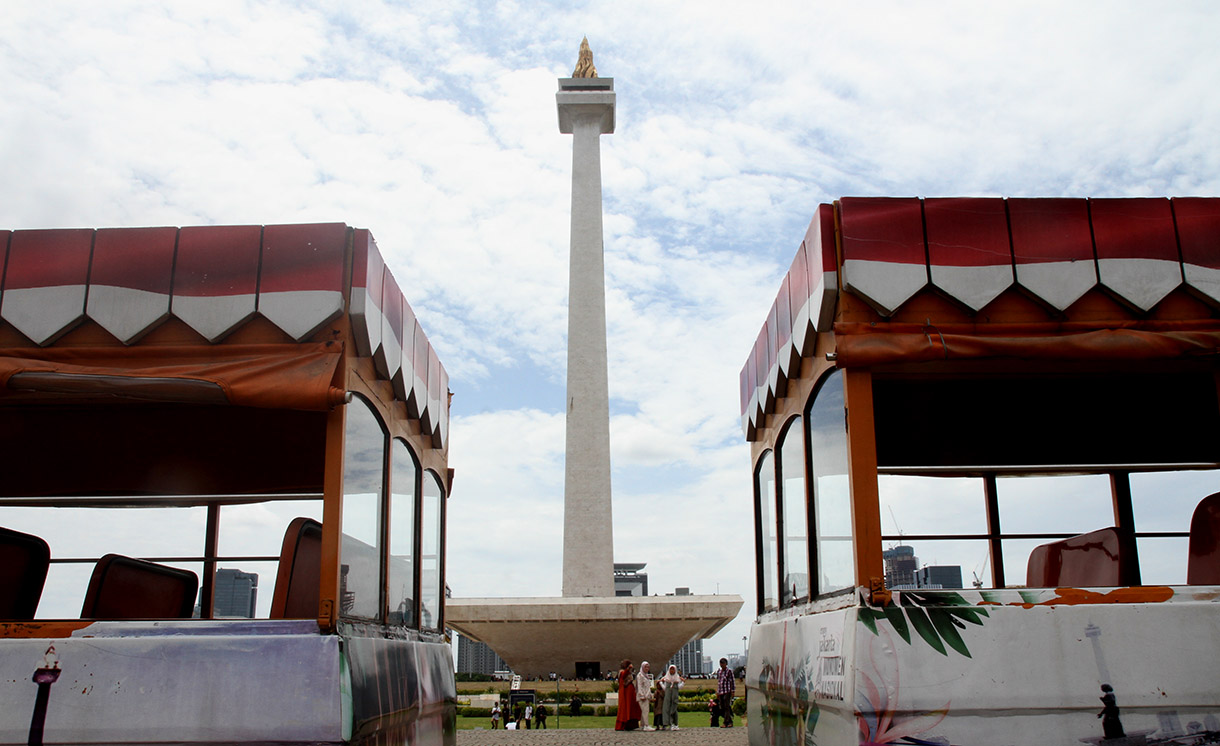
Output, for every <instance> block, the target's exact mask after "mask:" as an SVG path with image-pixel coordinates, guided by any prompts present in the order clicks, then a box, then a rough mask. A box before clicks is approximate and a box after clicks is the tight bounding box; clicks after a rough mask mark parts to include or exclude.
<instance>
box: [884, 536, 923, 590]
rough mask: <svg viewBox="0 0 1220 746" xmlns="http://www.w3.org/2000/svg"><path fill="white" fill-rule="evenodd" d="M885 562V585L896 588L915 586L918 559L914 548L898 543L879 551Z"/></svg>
mask: <svg viewBox="0 0 1220 746" xmlns="http://www.w3.org/2000/svg"><path fill="white" fill-rule="evenodd" d="M881 558H882V560H883V561H884V562H885V586H886V587H887V588H898V587H901V586H906V587H908V588H914V587H915V572H916V571H917V570H918V569H919V559H918V558H917V557H916V556H915V548H914V547H909V546H906V545H905V544H899V545H898V546H896V547H893V548H891V549H886V550H885V551H884V552H882V553H881Z"/></svg>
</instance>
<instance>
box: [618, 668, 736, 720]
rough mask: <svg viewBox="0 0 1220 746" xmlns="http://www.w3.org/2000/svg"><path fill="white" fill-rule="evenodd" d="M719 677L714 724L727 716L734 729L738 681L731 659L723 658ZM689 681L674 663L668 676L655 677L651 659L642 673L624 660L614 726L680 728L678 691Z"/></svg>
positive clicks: (620, 670) (619, 680) (717, 674)
mask: <svg viewBox="0 0 1220 746" xmlns="http://www.w3.org/2000/svg"><path fill="white" fill-rule="evenodd" d="M716 679H717V682H716V698H715V699H713V700H712V707H711V713H712V727H713V728H714V727H716V726H717V724H718V720H719V719H720V717H723V718H724V727H725V728H732V727H733V709H732V702H733V694H734V693H735V692H736V691H737V682H736V681H735V680H734V679H733V672H732V671H731V670H730V669H729V662H728V659H726V658H721V659H720V670H719V671H717V672H716ZM685 683H686V679H685V678H683V677H682V674H680V673H679V672H678V667H677V666H674V665H670V666H669V670H668V671H666V672H665V675H664V676H661V677H659V678H655V679H654V677H653V675H652V670H651V667H650V666H649V663H648V661H643V662H642V663H640V670H639V673H636V672H635V667H634V666H633V665H632V663H631V661H630V660H624V661H623V662H622V665H621V666H620V667H619V672H618V717H617V718H616V719H615V721H614V729H615V730H635V729H636V728H639V727H641V725H642V726H643V730H678V690H679V689H681V688H682V687H683V685H684V684H685ZM650 710H651V711H652V724H651V725H650V724H649V711H650Z"/></svg>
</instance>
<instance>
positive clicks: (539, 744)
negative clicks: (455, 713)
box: [457, 727, 746, 746]
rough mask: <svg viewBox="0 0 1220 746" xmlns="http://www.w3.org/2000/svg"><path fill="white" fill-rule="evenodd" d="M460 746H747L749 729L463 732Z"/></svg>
mask: <svg viewBox="0 0 1220 746" xmlns="http://www.w3.org/2000/svg"><path fill="white" fill-rule="evenodd" d="M457 742H458V746H502V745H504V744H509V745H511V746H543V745H544V744H545V745H547V746H621V745H622V744H630V745H631V746H704V744H706V745H707V746H745V744H746V729H745V728H744V727H737V728H683V729H682V730H663V731H640V730H633V731H616V730H611V729H609V728H593V729H588V730H579V729H574V730H557V729H552V730H521V731H516V730H459V731H458V734H457Z"/></svg>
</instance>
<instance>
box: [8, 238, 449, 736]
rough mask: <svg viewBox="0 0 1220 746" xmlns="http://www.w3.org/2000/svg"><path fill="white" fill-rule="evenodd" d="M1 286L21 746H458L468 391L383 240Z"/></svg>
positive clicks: (92, 252) (281, 243)
mask: <svg viewBox="0 0 1220 746" xmlns="http://www.w3.org/2000/svg"><path fill="white" fill-rule="evenodd" d="M0 266H3V268H4V269H3V272H4V274H3V284H2V285H0V460H2V463H3V468H2V469H0V527H3V528H0V702H2V703H3V707H0V743H4V744H25V743H29V744H35V743H39V744H40V743H43V742H46V743H74V744H90V743H107V744H111V743H147V744H152V743H156V744H164V743H199V744H202V743H267V744H270V743H276V744H289V743H309V744H320V743H362V744H390V743H399V744H401V743H407V742H410V743H413V744H414V743H420V744H452V743H454V741H455V732H454V725H455V712H456V710H455V702H456V700H455V691H454V684H453V666H452V658H451V655H450V652H449V645H448V644H447V642H446V640H445V638H444V634H443V623H444V618H443V617H444V588H445V583H444V562H443V557H444V545H445V501H446V497H447V495H448V492H449V487H450V482H451V475H450V473H449V470H448V467H447V457H448V445H447V436H448V423H449V401H448V381H447V376H446V374H445V371H444V368H443V367H442V366H441V364H440V362H439V360H438V359H437V357H436V354H435V353H434V352H433V350H432V347H431V345H430V344H429V342H428V339H427V337H426V336H425V335H424V333H423V331H422V330H421V329H420V327H419V324H418V322H417V321H416V319H415V317H414V314H413V313H412V311H411V308H410V306H408V305H407V303H406V301H405V300H404V298H403V294H402V292H401V291H400V290H399V286H398V284H397V283H396V282H395V279H394V277H393V276H392V275H391V274H390V272H389V270H388V269H387V268H386V267H385V264H384V262H383V260H382V258H381V255H380V253H379V251H378V249H377V246H376V244H375V243H374V242H373V239H372V236H371V235H370V234H369V232H368V231H367V230H355V229H352V228H349V227H347V226H345V225H342V224H317V225H276V226H271V225H269V226H265V227H263V226H227V227H196V228H181V229H178V228H139V229H103V230H45V231H42V230H31V231H14V232H10V231H0Z"/></svg>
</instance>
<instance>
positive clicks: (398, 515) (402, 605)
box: [387, 440, 419, 627]
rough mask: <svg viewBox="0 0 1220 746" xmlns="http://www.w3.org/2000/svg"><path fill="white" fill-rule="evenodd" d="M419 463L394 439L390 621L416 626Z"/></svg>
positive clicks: (391, 475)
mask: <svg viewBox="0 0 1220 746" xmlns="http://www.w3.org/2000/svg"><path fill="white" fill-rule="evenodd" d="M418 481H419V467H418V466H416V464H415V458H414V457H412V455H411V451H410V449H408V448H407V444H406V443H404V442H402V441H401V440H395V441H394V445H393V452H392V454H391V463H390V566H389V575H390V586H389V598H388V599H387V602H388V604H389V612H390V613H389V621H390V624H403V625H406V626H408V627H413V626H415V506H416V500H415V490H416V486H415V485H416V483H417V482H418Z"/></svg>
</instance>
